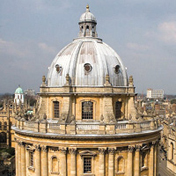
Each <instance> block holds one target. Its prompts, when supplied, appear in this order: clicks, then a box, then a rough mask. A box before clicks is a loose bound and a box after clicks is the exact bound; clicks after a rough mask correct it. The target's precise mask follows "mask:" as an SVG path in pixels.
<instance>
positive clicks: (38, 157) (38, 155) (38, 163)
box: [35, 144, 41, 176]
mask: <svg viewBox="0 0 176 176" xmlns="http://www.w3.org/2000/svg"><path fill="white" fill-rule="evenodd" d="M35 173H36V176H41V153H40V145H38V144H36V145H35Z"/></svg>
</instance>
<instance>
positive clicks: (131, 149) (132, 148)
mask: <svg viewBox="0 0 176 176" xmlns="http://www.w3.org/2000/svg"><path fill="white" fill-rule="evenodd" d="M134 148H135V147H134V146H131V145H129V146H128V152H131V153H132V152H133V151H134Z"/></svg>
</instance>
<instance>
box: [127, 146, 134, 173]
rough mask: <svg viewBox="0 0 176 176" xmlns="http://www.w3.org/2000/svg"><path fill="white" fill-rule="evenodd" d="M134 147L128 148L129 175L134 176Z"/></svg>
mask: <svg viewBox="0 0 176 176" xmlns="http://www.w3.org/2000/svg"><path fill="white" fill-rule="evenodd" d="M133 151H134V147H133V146H128V162H127V175H128V176H132V175H133Z"/></svg>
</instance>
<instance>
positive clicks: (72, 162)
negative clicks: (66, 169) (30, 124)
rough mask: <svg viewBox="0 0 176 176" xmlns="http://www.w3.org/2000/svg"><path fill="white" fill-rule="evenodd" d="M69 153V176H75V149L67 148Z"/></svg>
mask: <svg viewBox="0 0 176 176" xmlns="http://www.w3.org/2000/svg"><path fill="white" fill-rule="evenodd" d="M69 152H70V155H71V163H70V164H71V167H70V175H71V176H76V148H69Z"/></svg>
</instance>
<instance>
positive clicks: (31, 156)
mask: <svg viewBox="0 0 176 176" xmlns="http://www.w3.org/2000/svg"><path fill="white" fill-rule="evenodd" d="M29 158H30V159H29V162H30V163H29V165H30V166H32V167H33V166H34V153H33V152H32V151H30V152H29Z"/></svg>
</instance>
